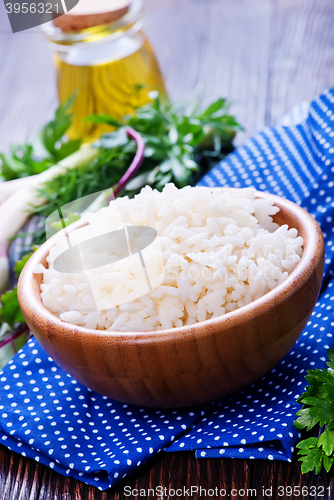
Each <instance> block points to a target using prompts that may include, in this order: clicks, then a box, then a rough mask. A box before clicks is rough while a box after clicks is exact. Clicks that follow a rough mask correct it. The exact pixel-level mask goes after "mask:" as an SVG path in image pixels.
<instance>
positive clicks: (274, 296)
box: [18, 187, 324, 344]
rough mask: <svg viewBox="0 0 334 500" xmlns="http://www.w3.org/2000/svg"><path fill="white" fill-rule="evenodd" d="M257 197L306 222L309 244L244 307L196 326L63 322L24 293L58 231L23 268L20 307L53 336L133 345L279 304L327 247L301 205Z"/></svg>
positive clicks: (202, 332) (165, 338) (201, 330)
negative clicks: (141, 327)
mask: <svg viewBox="0 0 334 500" xmlns="http://www.w3.org/2000/svg"><path fill="white" fill-rule="evenodd" d="M208 189H210V190H214V191H216V190H220V191H225V192H226V191H230V192H238V191H242V190H243V189H244V188H233V187H208ZM255 196H256V197H257V198H262V199H263V198H266V199H268V198H269V199H273V200H274V202H275V205H276V206H279V207H280V208H284V209H288V210H290V212H291V213H292V214H293V215H294V216H295V217H296V218H297V219H298V221H300V224H302V226H303V227H304V228H305V231H307V244H306V246H304V248H303V253H302V257H301V259H300V261H299V262H298V264H297V266H296V267H295V269H294V270H293V271H292V272H291V274H290V275H289V276H288V277H287V278H286V279H285V280H284V281H283V282H282V283H280V284H279V285H277V286H276V287H275V288H273V289H272V290H270V291H269V292H267V293H266V294H265V295H263V296H262V297H259V298H258V299H256V300H254V301H253V302H251V303H249V304H246V305H245V306H242V307H240V308H238V309H236V310H234V311H230V312H227V313H225V314H223V315H221V316H218V317H216V318H211V319H208V320H205V321H201V322H197V323H194V324H192V325H184V326H181V327H173V328H170V329H166V330H153V331H133V332H132V331H130V332H118V331H108V330H97V329H90V328H86V327H84V326H80V325H75V324H73V323H69V322H66V321H63V320H61V319H60V318H59V317H58V316H56V315H55V314H53V313H52V312H51V311H49V310H48V309H47V308H46V307H45V306H44V304H43V302H42V300H41V297H40V293H39V294H38V295H37V294H36V293H31V294H29V298H28V300H27V297H26V296H25V295H24V289H26V288H27V287H30V289H32V290H34V287H33V286H32V282H33V281H34V279H35V278H34V276H36V273H33V269H34V268H35V266H36V265H37V264H38V263H40V261H41V259H42V258H43V257H45V256H46V255H47V254H48V253H49V251H50V248H51V247H52V246H53V242H54V240H55V239H56V237H57V233H56V234H55V235H54V236H52V237H51V238H49V239H48V240H47V241H46V242H44V243H43V244H42V245H41V246H40V247H39V248H38V249H37V250H36V252H35V253H34V254H33V255H32V256H31V257H30V259H29V261H28V262H27V264H26V265H25V268H24V269H23V271H22V273H21V275H20V277H19V281H18V300H19V303H20V306H21V303H22V302H25V303H28V304H29V306H30V308H31V311H33V312H34V314H33V315H34V316H36V315H40V316H41V317H43V318H44V319H45V320H46V321H50V322H52V323H53V328H52V332H53V335H62V336H63V335H64V333H65V332H69V333H71V334H73V333H75V334H82V335H85V336H88V335H89V336H91V335H94V336H99V337H101V336H102V337H106V338H108V339H110V340H115V341H117V342H119V341H122V343H123V342H124V343H127V344H131V343H138V342H140V343H145V342H146V341H147V342H152V341H156V342H168V341H169V340H170V339H171V338H172V339H173V340H175V336H179V338H180V339H183V340H184V339H185V337H186V336H188V335H193V334H194V333H195V332H196V335H198V336H201V335H206V333H205V331H206V330H207V329H208V328H210V327H212V328H215V326H216V325H218V324H219V327H220V328H221V326H222V324H223V323H231V322H235V321H237V320H240V319H242V318H243V317H246V316H247V315H248V314H252V312H254V311H255V310H256V311H257V312H259V311H261V310H263V311H264V310H265V309H266V308H267V307H266V305H267V304H268V303H269V302H270V301H274V302H275V305H277V304H279V303H280V302H282V301H283V300H285V299H286V297H287V295H290V294H289V291H290V293H291V289H292V288H293V289H294V290H295V289H297V288H298V287H300V286H302V285H303V283H304V282H305V280H306V278H307V276H308V275H309V274H310V273H311V272H312V271H313V270H314V269H315V268H316V266H317V263H318V261H319V259H321V255H322V251H323V250H324V242H323V235H322V232H321V229H320V227H319V225H318V223H317V221H316V220H315V219H314V218H313V217H312V216H311V214H309V213H308V212H307V211H306V210H305V209H304V208H302V207H301V206H300V205H297V204H296V203H294V202H292V201H290V200H287V199H285V198H282V197H280V196H277V195H275V194H271V193H267V192H262V191H257V190H256V192H255ZM80 222H81V223H82V221H80V220H79V221H77V222H74V223H73V224H71V225H70V226H68V227H69V228H71V229H70V230H71V231H72V230H74V229H76V228H77V226H78V227H79V226H80ZM304 245H305V238H304ZM29 319H30V318H29ZM55 327H56V328H55ZM197 330H198V331H197Z"/></svg>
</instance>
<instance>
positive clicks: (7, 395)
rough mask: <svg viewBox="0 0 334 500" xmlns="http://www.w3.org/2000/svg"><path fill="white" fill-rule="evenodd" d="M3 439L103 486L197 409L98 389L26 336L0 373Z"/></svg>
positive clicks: (164, 441)
mask: <svg viewBox="0 0 334 500" xmlns="http://www.w3.org/2000/svg"><path fill="white" fill-rule="evenodd" d="M0 382H1V390H0V415H1V419H0V443H2V444H4V445H5V446H7V447H8V448H10V449H11V450H13V451H16V452H17V453H20V454H21V455H24V456H27V457H30V458H33V459H34V460H36V461H38V462H41V463H43V464H45V465H47V466H48V467H51V468H52V469H54V470H56V471H57V472H59V473H60V474H63V475H68V476H72V477H75V478H76V479H80V480H81V481H84V482H86V483H88V484H92V485H94V486H96V487H98V488H100V489H103V490H104V489H107V488H109V487H110V486H112V485H113V484H115V483H116V482H117V481H119V480H120V479H122V478H123V477H124V476H125V475H126V474H128V473H130V472H131V471H132V470H133V469H134V468H137V467H138V466H140V465H141V464H142V463H144V462H146V461H147V460H148V459H149V458H151V457H152V456H153V455H154V454H156V453H158V452H159V451H160V450H161V449H162V448H163V447H164V446H168V444H170V442H172V441H173V440H174V439H175V438H177V437H178V436H179V435H181V434H183V433H184V432H185V431H186V430H187V429H189V428H190V426H191V425H192V424H193V423H194V422H195V421H196V420H198V418H199V417H200V416H201V410H200V409H198V408H197V409H195V410H191V409H185V410H177V411H176V410H167V411H166V410H154V409H148V408H139V407H136V406H131V405H127V404H123V403H120V402H118V401H113V400H111V399H109V398H107V397H106V396H101V395H100V394H97V393H95V392H93V391H91V390H90V389H87V388H86V387H84V386H83V385H82V384H80V383H79V382H77V381H76V380H74V379H73V378H72V377H70V376H69V375H68V374H67V373H65V372H64V371H63V370H62V369H61V368H60V367H59V366H57V365H56V363H55V362H54V361H53V360H52V358H50V357H49V356H48V355H47V354H46V352H45V351H44V350H43V349H42V347H41V346H40V345H39V344H38V342H36V340H34V339H31V340H29V341H28V343H27V344H26V345H25V346H24V348H23V349H21V351H19V353H18V354H17V355H16V356H15V357H14V358H13V359H12V360H11V361H10V362H9V364H8V365H7V366H6V367H5V369H4V370H3V371H2V372H1V373H0Z"/></svg>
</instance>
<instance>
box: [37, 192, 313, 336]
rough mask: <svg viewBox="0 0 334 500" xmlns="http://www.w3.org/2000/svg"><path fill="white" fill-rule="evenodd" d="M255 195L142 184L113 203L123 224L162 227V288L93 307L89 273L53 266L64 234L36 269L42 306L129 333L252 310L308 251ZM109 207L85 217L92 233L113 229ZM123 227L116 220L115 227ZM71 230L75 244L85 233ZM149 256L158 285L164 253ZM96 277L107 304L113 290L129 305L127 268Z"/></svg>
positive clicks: (98, 326)
mask: <svg viewBox="0 0 334 500" xmlns="http://www.w3.org/2000/svg"><path fill="white" fill-rule="evenodd" d="M255 196H256V191H255V189H253V188H246V189H243V190H240V191H238V192H235V193H231V192H220V191H219V190H217V191H214V192H211V191H210V190H209V189H208V188H205V187H185V188H183V189H177V188H176V187H175V186H174V185H173V184H168V185H166V186H165V188H164V189H163V191H162V192H158V191H156V190H152V189H151V188H150V187H149V186H146V187H145V188H143V189H142V191H141V192H140V193H139V194H138V195H137V196H135V197H134V198H133V199H129V198H128V197H123V198H119V199H118V200H117V201H116V202H115V201H113V202H112V203H117V209H118V212H119V214H120V215H121V219H122V223H123V224H133V225H135V226H151V227H153V228H155V229H156V231H157V234H158V237H159V238H158V239H159V244H160V245H161V250H162V261H163V271H164V279H163V281H162V283H161V284H158V286H152V289H151V290H150V291H149V292H148V293H146V294H144V295H142V296H141V297H139V298H134V299H133V300H128V301H127V302H124V301H123V303H122V304H120V305H117V306H115V307H108V308H106V309H104V310H96V307H94V306H95V302H94V297H93V295H92V291H91V284H92V281H91V280H88V279H87V275H86V274H83V273H82V274H75V273H72V274H71V273H60V272H58V271H56V270H55V269H53V267H52V263H53V262H54V260H55V259H56V257H57V256H58V255H59V254H60V253H62V252H63V251H64V249H66V248H67V247H66V238H65V237H64V236H59V238H58V240H57V241H56V244H55V246H54V247H53V248H52V249H51V251H50V253H49V256H48V257H47V261H48V264H49V268H48V269H45V268H44V266H42V265H40V264H39V265H38V266H37V267H36V269H35V272H36V273H43V282H42V284H41V298H42V301H43V303H44V305H45V307H46V308H47V309H49V310H50V311H51V312H53V313H54V314H55V315H57V316H59V317H60V318H61V319H62V320H64V321H66V322H69V323H73V324H76V325H81V326H84V327H87V328H91V329H98V330H104V329H105V330H109V331H125V332H126V331H152V330H159V329H167V328H172V327H181V326H184V325H190V324H194V323H196V322H199V321H205V320H208V319H210V318H215V317H217V316H220V315H222V314H224V313H227V312H230V311H234V310H235V309H237V308H239V307H242V306H244V305H246V304H249V303H250V302H252V301H254V300H256V299H258V298H259V297H261V296H263V295H264V294H265V293H267V292H269V291H270V290H272V289H273V288H275V287H276V286H277V285H279V284H280V283H282V282H283V281H284V280H285V279H286V278H287V276H288V275H289V274H290V273H291V272H292V271H293V269H294V268H295V267H296V265H297V264H298V262H299V260H300V257H301V255H302V246H303V239H302V237H301V236H298V232H297V230H296V229H294V228H290V229H289V228H288V226H287V225H286V224H284V225H282V226H278V225H277V224H275V223H274V222H273V220H272V216H273V215H275V214H276V213H277V212H278V211H279V209H278V207H276V206H274V205H273V203H272V202H271V201H270V200H268V199H257V198H255ZM113 210H114V208H113V209H111V208H105V209H102V210H101V211H100V212H98V213H97V214H94V215H90V216H88V217H87V220H88V222H89V226H88V227H93V226H94V228H98V231H99V232H100V233H99V234H102V233H103V231H106V227H109V228H110V219H111V214H112V213H114V212H113ZM107 222H108V224H109V226H106V223H107ZM119 227H120V226H119V221H118V222H117V223H116V224H115V227H114V229H115V230H116V229H119ZM74 233H77V235H78V241H81V240H82V239H85V238H87V237H88V235H89V233H88V232H86V233H85V230H81V233H80V230H77V231H73V232H72V237H74V238H75V237H76V235H75V234H74ZM97 234H98V233H97ZM150 255H151V257H150V266H147V267H149V271H150V273H151V275H150V276H155V278H156V283H159V280H158V278H159V273H160V274H161V265H160V264H159V257H160V258H161V253H160V254H159V252H158V251H157V250H156V249H155V250H154V249H153V250H152V252H151V254H150ZM105 257H106V258H108V255H106V256H105ZM109 257H110V256H109ZM124 260H126V259H123V261H121V262H124ZM159 265H160V267H159ZM116 267H117V266H116ZM152 273H153V274H152ZM94 276H95V282H94V283H95V284H96V286H97V287H100V288H99V290H100V292H101V293H100V297H101V300H102V297H105V304H106V305H107V304H108V301H107V299H108V294H109V295H111V294H114V295H115V296H118V295H119V294H123V297H125V299H124V300H126V297H131V293H132V292H131V290H130V288H129V289H126V287H127V286H128V285H129V283H128V284H127V280H126V276H125V274H124V268H122V266H121V265H120V266H119V268H118V271H117V272H114V273H104V272H103V268H100V271H99V270H98V271H97V274H96V275H94ZM160 281H161V280H160ZM131 286H134V285H133V283H132V285H131ZM132 296H133V295H132Z"/></svg>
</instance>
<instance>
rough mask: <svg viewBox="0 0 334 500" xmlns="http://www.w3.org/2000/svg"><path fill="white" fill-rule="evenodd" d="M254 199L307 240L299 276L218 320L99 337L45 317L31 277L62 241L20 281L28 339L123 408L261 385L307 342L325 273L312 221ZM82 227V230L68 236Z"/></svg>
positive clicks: (175, 403) (45, 249)
mask: <svg viewBox="0 0 334 500" xmlns="http://www.w3.org/2000/svg"><path fill="white" fill-rule="evenodd" d="M215 191H216V192H220V191H230V189H229V188H225V189H224V188H216V189H215ZM234 191H236V192H237V191H239V190H237V189H236V190H234ZM257 198H265V199H270V200H272V203H273V204H275V205H276V206H278V207H279V209H280V210H279V212H278V213H277V214H276V216H274V217H273V219H274V221H275V222H277V223H278V224H279V225H283V224H287V225H288V226H289V227H290V228H291V227H294V228H296V229H297V230H298V234H299V235H300V236H301V237H302V238H303V240H304V245H303V253H302V256H301V260H300V262H299V263H298V265H297V266H296V268H295V269H294V270H293V271H292V273H291V274H290V275H289V277H288V278H287V279H286V280H285V281H284V282H283V283H282V284H281V285H279V286H277V287H276V288H274V289H273V290H271V291H270V292H268V293H266V294H265V295H264V296H263V297H261V298H259V299H257V300H255V301H254V302H252V303H250V304H247V305H246V306H244V307H242V308H240V309H237V310H235V311H232V312H230V313H226V314H224V315H222V316H219V317H217V318H214V319H211V320H208V321H205V322H200V323H195V324H193V325H187V326H183V327H181V328H172V329H169V330H160V331H159V330H158V331H153V332H126V333H124V332H108V331H98V332H97V331H96V330H90V329H88V328H83V327H81V326H75V325H73V324H70V323H66V322H63V321H61V320H60V318H58V317H57V316H55V315H54V314H52V313H51V312H49V311H48V310H47V309H46V308H45V306H44V305H43V303H42V301H41V297H40V284H41V281H42V275H41V274H34V273H33V271H34V269H35V267H36V266H37V265H38V264H43V265H44V266H45V267H47V266H48V264H47V261H46V258H47V256H48V254H49V252H50V249H51V248H52V247H53V246H54V244H55V242H56V240H57V238H58V235H57V234H56V235H54V236H53V237H52V238H50V239H48V240H47V241H46V242H45V243H44V244H43V245H41V246H40V247H39V249H38V250H36V252H35V253H34V254H33V255H32V256H31V257H30V259H29V262H28V263H27V265H26V266H25V267H24V269H23V271H22V273H21V275H20V278H19V282H18V289H17V295H18V300H19V304H20V308H21V311H22V313H23V315H24V317H25V319H26V322H27V324H28V326H29V328H30V330H31V332H32V333H33V334H34V336H35V337H36V339H37V340H38V342H39V343H40V344H41V345H42V347H43V348H44V349H45V351H46V352H47V353H48V354H49V355H50V356H51V357H52V358H53V359H54V360H55V362H56V363H58V364H59V365H60V366H61V367H62V368H63V369H64V370H65V371H66V372H67V373H69V374H70V375H72V376H73V377H74V378H75V379H77V380H78V381H79V382H81V383H82V384H84V385H86V386H87V387H89V388H90V389H93V390H94V391H96V392H98V393H101V394H103V395H105V396H108V397H110V398H113V399H116V400H119V401H122V402H124V403H129V404H135V405H140V406H148V407H157V408H177V407H183V406H193V405H197V404H204V403H208V402H210V401H213V400H216V399H220V398H222V397H225V396H229V395H231V394H233V393H234V392H235V391H237V390H240V389H243V388H244V387H246V386H248V385H249V384H251V383H253V382H255V381H256V380H258V379H259V378H260V377H261V376H263V375H264V374H265V373H267V372H268V371H269V370H270V369H272V368H273V367H274V366H275V365H276V364H277V363H278V362H279V361H281V360H282V359H283V357H284V356H285V355H286V354H287V353H288V352H289V350H290V349H291V348H292V346H293V345H294V343H295V342H296V341H297V339H298V337H299V335H300V334H301V333H302V331H303V329H304V327H305V326H306V323H307V321H308V319H309V317H310V315H311V313H312V310H313V308H314V306H315V303H316V301H317V298H318V294H319V290H320V285H321V280H322V273H323V266H324V242H323V236H322V233H321V230H320V228H319V226H318V224H317V223H316V221H315V220H314V219H313V218H312V217H311V216H310V215H309V214H308V213H307V212H306V211H305V210H304V209H302V208H301V207H299V206H298V205H296V204H294V203H292V202H291V201H288V200H284V199H282V198H279V197H277V196H274V195H271V194H266V193H260V192H258V193H257ZM81 225H82V223H81V222H80V221H78V222H76V223H74V224H73V225H71V226H69V227H68V231H69V232H71V231H73V230H75V228H77V227H80V226H81Z"/></svg>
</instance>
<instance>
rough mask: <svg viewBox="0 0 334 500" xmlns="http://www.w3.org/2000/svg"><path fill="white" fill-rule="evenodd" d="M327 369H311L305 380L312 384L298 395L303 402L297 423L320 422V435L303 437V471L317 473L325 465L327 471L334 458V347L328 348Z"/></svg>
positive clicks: (302, 425)
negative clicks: (333, 348)
mask: <svg viewBox="0 0 334 500" xmlns="http://www.w3.org/2000/svg"><path fill="white" fill-rule="evenodd" d="M327 354H328V358H329V361H328V362H327V366H328V369H326V368H322V369H321V370H319V369H318V368H316V369H314V370H309V371H308V372H307V375H306V377H305V378H306V380H307V382H308V383H309V384H310V385H308V386H307V387H306V389H305V392H304V393H303V394H302V395H301V397H300V398H299V399H298V402H299V403H301V404H302V405H303V407H302V409H301V410H299V411H298V412H297V416H298V418H297V420H296V421H295V427H297V429H304V428H306V430H307V431H309V430H311V429H313V428H314V426H315V425H317V424H319V426H320V430H319V437H310V438H308V439H304V440H302V441H300V442H299V443H298V445H297V448H299V451H298V455H299V456H300V458H299V460H300V461H301V462H302V472H303V473H306V472H309V471H312V470H315V472H316V474H318V473H319V472H320V470H321V467H322V466H323V467H324V468H325V469H326V471H327V472H328V471H329V470H330V469H331V467H332V464H333V460H334V371H333V370H334V351H333V350H332V349H328V351H327Z"/></svg>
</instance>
